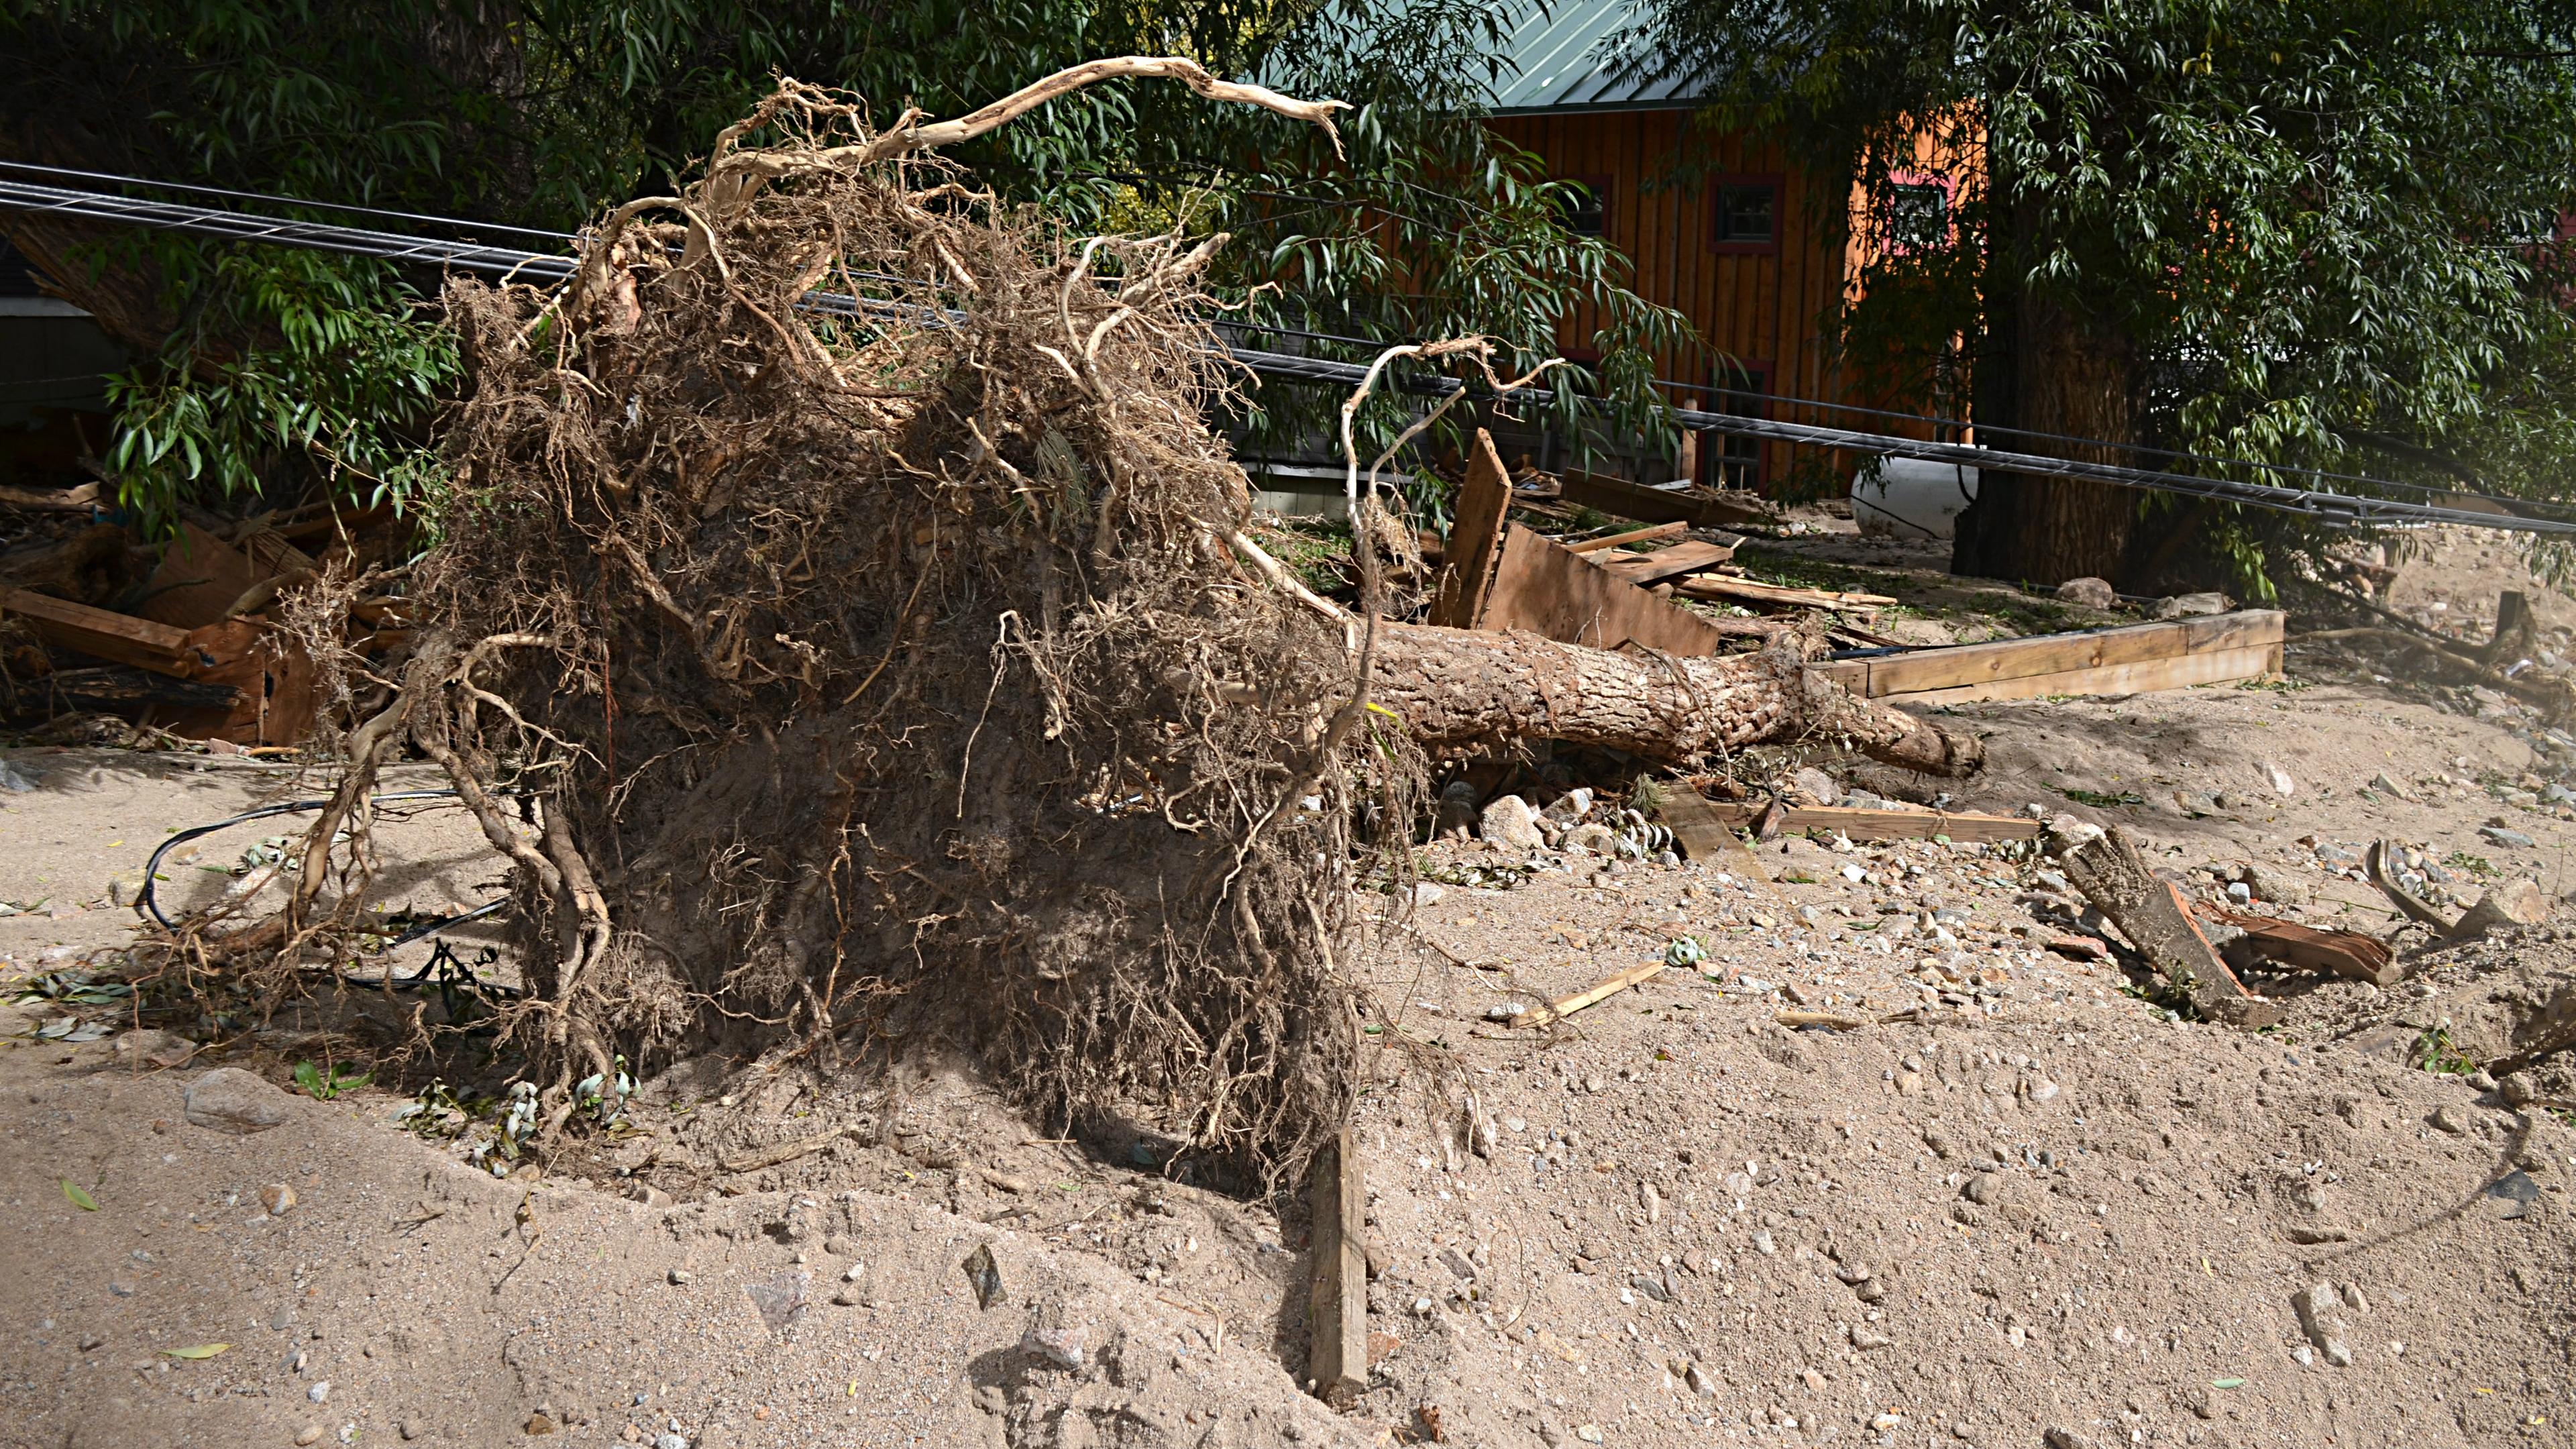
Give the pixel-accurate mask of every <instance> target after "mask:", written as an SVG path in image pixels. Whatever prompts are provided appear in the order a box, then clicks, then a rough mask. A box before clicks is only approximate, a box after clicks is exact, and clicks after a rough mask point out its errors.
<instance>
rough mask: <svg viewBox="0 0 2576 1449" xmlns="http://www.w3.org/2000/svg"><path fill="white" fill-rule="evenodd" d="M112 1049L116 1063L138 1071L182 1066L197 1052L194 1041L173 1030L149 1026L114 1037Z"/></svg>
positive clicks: (131, 1070) (128, 1069)
mask: <svg viewBox="0 0 2576 1449" xmlns="http://www.w3.org/2000/svg"><path fill="white" fill-rule="evenodd" d="M114 1051H115V1053H116V1064H117V1065H118V1066H120V1067H123V1068H124V1069H125V1070H127V1071H129V1072H139V1071H142V1070H143V1069H144V1068H146V1067H153V1068H166V1067H177V1066H185V1065H186V1064H187V1061H188V1058H190V1057H192V1056H195V1055H196V1054H197V1044H196V1043H195V1042H192V1041H190V1040H188V1039H187V1038H186V1037H184V1036H181V1035H179V1034H178V1033H176V1032H168V1031H161V1030H158V1029H151V1030H145V1031H129V1032H127V1033H126V1034H125V1035H123V1036H120V1037H118V1038H117V1039H116V1045H115V1048H114Z"/></svg>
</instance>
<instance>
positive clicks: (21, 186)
mask: <svg viewBox="0 0 2576 1449" xmlns="http://www.w3.org/2000/svg"><path fill="white" fill-rule="evenodd" d="M120 179H123V178H120ZM133 184H136V185H151V184H153V183H150V182H143V181H136V182H133ZM0 207H10V208H15V209H19V210H30V211H37V212H41V213H45V214H50V215H57V216H62V217H65V218H69V219H74V220H81V221H94V222H105V223H110V224H118V225H128V226H142V227H150V228H155V229H159V230H167V231H179V232H186V233H189V234H191V235H197V236H210V237H219V238H223V239H226V240H232V241H252V242H266V243H269V244H271V245H275V246H291V247H302V248H306V249H310V250H318V251H332V252H342V253H347V254H350V255H355V256H370V257H379V258H382V259H385V260H388V261H396V262H412V263H418V264H426V265H438V266H444V267H453V268H457V269H460V270H465V271H477V272H486V273H494V274H498V275H501V276H503V277H518V278H527V279H531V280H546V281H556V282H560V281H563V280H566V279H568V278H570V277H571V276H572V274H573V271H574V268H575V265H576V263H575V261H574V259H573V258H571V257H567V256H562V255H553V254H547V253H539V252H524V251H519V250H516V249H514V248H509V247H494V246H485V245H483V244H481V243H478V242H464V241H445V240H440V239H436V238H429V237H417V236H406V235H402V234H400V233H394V232H378V231H366V230H361V229H359V228H354V227H341V226H332V225H329V224H327V223H322V222H302V221H289V220H285V219H282V218H276V217H264V216H257V215H252V214H249V213H244V212H233V211H221V210H216V209H213V208H209V207H198V206H185V205H181V204H178V203H174V202H158V201H138V200H133V199H131V198H127V197H120V196H108V195H104V194H102V193H98V192H90V191H79V190H73V189H69V188H65V187H56V186H40V185H36V184H33V183H30V182H23V181H10V180H6V179H0ZM888 280H891V281H894V282H896V283H897V284H899V285H905V286H916V285H922V284H920V283H915V282H910V281H907V280H905V279H900V278H895V279H888ZM806 305H808V306H811V307H814V308H816V309H818V310H821V311H826V312H830V313H834V314H836V315H841V316H849V317H857V316H859V315H861V314H862V313H865V312H894V313H897V314H906V313H910V314H922V313H929V314H931V315H945V314H944V313H938V312H933V310H932V309H928V308H921V307H917V306H906V305H904V304H899V303H893V302H888V301H884V300H881V299H877V298H865V297H853V296H849V295H846V294H837V293H829V292H815V293H810V294H808V295H807V297H806ZM1227 352H1228V354H1229V355H1230V356H1231V357H1232V358H1233V359H1234V360H1235V361H1236V362H1237V363H1239V364H1241V365H1243V366H1244V367H1246V368H1248V369H1249V370H1251V371H1252V372H1254V373H1257V374H1260V375H1261V376H1264V377H1272V378H1277V379H1280V380H1282V381H1287V382H1304V383H1317V384H1331V385H1335V386H1340V387H1345V388H1348V387H1355V386H1357V385H1358V384H1359V383H1360V382H1361V380H1362V379H1363V378H1365V377H1366V375H1367V372H1368V369H1367V368H1366V367H1365V366H1363V365H1361V364H1359V363H1350V362H1333V361H1328V360H1326V359H1322V358H1314V357H1299V356H1293V355H1291V354H1288V353H1283V352H1268V351H1262V350H1258V349H1254V348H1247V347H1231V348H1228V349H1227ZM1398 386H1400V387H1401V388H1402V389H1403V390H1405V391H1408V392H1413V393H1417V394H1426V395H1431V396H1446V395H1448V394H1451V393H1454V392H1459V391H1462V390H1467V389H1468V384H1466V383H1464V382H1461V381H1459V380H1458V379H1456V378H1451V377H1440V376H1430V377H1414V378H1410V379H1404V380H1402V381H1400V382H1399V383H1398ZM1702 390H1703V391H1705V390H1707V389H1702ZM1477 391H1479V392H1481V391H1482V390H1481V389H1478V390H1477ZM1515 397H1516V399H1517V400H1519V401H1522V402H1525V403H1528V404H1531V405H1533V406H1537V407H1546V406H1548V405H1549V404H1550V403H1551V402H1552V401H1553V394H1552V393H1550V392H1549V391H1548V390H1547V389H1544V388H1529V389H1525V390H1523V391H1521V392H1519V393H1517V394H1515ZM1584 401H1585V403H1586V405H1588V406H1590V407H1593V408H1595V409H1597V408H1598V407H1599V406H1600V404H1599V403H1597V402H1594V401H1591V400H1588V399H1587V400H1584ZM1775 401H1776V400H1775ZM1671 416H1672V418H1673V420H1674V421H1675V422H1676V423H1678V424H1680V425H1681V426H1682V427H1685V428H1690V429H1694V430H1697V431H1703V432H1714V433H1723V434H1727V435H1729V436H1734V437H1744V438H1756V439H1760V440H1762V441H1765V442H1775V443H1787V444H1790V445H1792V446H1803V447H1814V448H1826V449H1835V450H1842V451H1849V452H1856V453H1867V454H1873V455H1876V456H1880V457H1892V458H1913V459H1918V460H1921V461H1924V462H1932V463H1953V464H1962V465H1966V466H1969V467H1974V468H1980V469H1990V470H1994V471H1998V472H2007V473H2020V474H2031V475H2037V476H2041V477H2054V478H2069V479H2078V480H2083V481H2088V482H2095V483H2107V484H2111V485H2113V486H2115V487H2121V488H2136V489H2142V490H2146V491H2150V492H2161V493H2173V494H2179V495H2182V496H2184V497H2191V498H2203V499H2211V500H2215V501H2219V502H2227V503H2236V504H2242V505H2244V506H2247V507H2252V508H2263V509H2269V510H2272V511H2275V512H2281V513H2289V514H2294V515H2298V516H2301V517H2306V518H2312V519H2315V520H2317V521H2319V522H2322V523H2325V524H2328V525H2329V526H2333V527H2353V526H2360V525H2389V524H2424V523H2449V524H2457V525H2461V526H2463V527H2469V528H2488V529H2496V530H2500V531H2504V532H2511V533H2534V534H2548V535H2558V536H2567V535H2576V520H2560V519H2554V518H2532V517H2526V516H2522V515H2520V514H2517V513H2515V512H2513V511H2512V510H2513V509H2514V508H2515V507H2517V506H2519V505H2517V504H2515V503H2514V502H2512V501H2510V500H2506V499H2497V498H2485V497H2483V496H2481V495H2460V496H2461V497H2462V498H2463V501H2469V500H2474V501H2477V502H2483V503H2488V504H2492V505H2493V506H2494V507H2495V508H2496V509H2497V510H2498V511H2496V512H2484V511H2480V510H2477V509H2472V508H2456V507H2447V506H2443V505H2440V504H2430V503H2412V502H2405V501H2400V500H2396V499H2386V498H2371V497H2365V496H2360V495H2356V494H2348V493H2331V492H2324V491H2320V490H2312V489H2301V488H2288V487H2282V486H2278V485H2274V484H2263V483H2242V482H2237V481H2234V480H2231V479H2223V478H2201V477H2194V476H2191V475H2188V474H2180V473H2166V472H2158V471H2155V470H2153V469H2147V468H2129V467H2123V466H2120V465H2118V464H2112V463H2092V462H2085V461H2082V460H2078V459H2071V458H2051V457H2045V456H2042V455H2039V454H2034V453H2016V452H2007V451H2004V450H2002V449H1995V448H1974V447H1968V446H1965V445H1963V444H1957V443H1938V442H1927V441H1924V440H1922V439H1918V438H1906V437H1898V436H1895V435H1893V434H1887V433H1868V432H1861V431H1858V430H1856V429H1850V428H1829V427H1821V426H1817V425H1815V424H1810V423H1785V422H1774V421H1772V420H1770V419H1768V418H1755V417H1745V416H1741V415H1738V414H1735V413H1713V412H1704V411H1701V410H1699V409H1696V408H1675V409H1673V410H1672V414H1671ZM1917 421H1927V422H1928V421H1933V420H1929V419H1917ZM2077 441H2086V440H2077ZM2090 441H2091V443H2092V445H2093V446H2096V447H2104V448H2119V447H2123V446H2125V445H2122V444H2114V443H2108V442H2103V441H2100V440H2090ZM2213 461H2214V460H2213ZM2279 471H2287V470H2279ZM2357 481H2364V482H2367V483H2369V484H2370V485H2371V486H2373V487H2395V488H2407V487H2420V486H2421V485H2409V484H2403V483H2396V482H2393V481H2391V480H2385V479H2376V478H2372V479H2361V480H2357Z"/></svg>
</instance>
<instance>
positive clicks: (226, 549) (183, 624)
mask: <svg viewBox="0 0 2576 1449" xmlns="http://www.w3.org/2000/svg"><path fill="white" fill-rule="evenodd" d="M260 578H261V573H260V568H259V565H257V564H255V563H253V562H251V558H250V555H248V554H246V553H244V552H242V551H241V550H240V549H237V548H235V547H233V546H232V545H231V544H229V543H226V542H224V541H223V540H222V539H220V538H217V537H215V536H214V535H213V534H211V533H208V532H207V531H206V530H204V529H202V528H199V527H198V526H197V525H195V524H193V523H184V522H183V523H181V524H180V525H179V536H178V537H177V538H174V539H172V540H171V541H170V543H169V544H168V546H167V547H165V548H164V549H163V550H162V553H161V562H160V564H159V565H158V566H156V567H155V568H154V569H153V570H152V577H151V578H150V580H148V581H147V583H146V587H147V588H148V589H150V591H151V596H150V597H148V598H146V599H145V600H144V601H143V604H142V606H141V607H140V608H139V609H137V610H136V611H135V612H136V613H138V614H140V615H141V616H142V617H144V618H146V619H150V620H153V621H154V622H156V623H162V624H169V625H173V626H175V627H177V628H181V629H195V628H200V627H202V626H204V625H207V624H220V623H222V622H223V621H224V620H226V619H229V618H231V617H232V614H233V608H232V605H233V601H234V600H235V599H238V598H240V597H242V596H243V595H244V594H246V593H248V592H250V590H251V588H252V586H253V585H255V584H257V583H258V582H259V581H260Z"/></svg>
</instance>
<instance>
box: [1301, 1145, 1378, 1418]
mask: <svg viewBox="0 0 2576 1449" xmlns="http://www.w3.org/2000/svg"><path fill="white" fill-rule="evenodd" d="M1309 1182H1310V1184H1311V1187H1310V1190H1309V1198H1308V1202H1309V1204H1310V1218H1311V1221H1310V1223H1309V1227H1310V1228H1311V1231H1312V1236H1311V1241H1312V1243H1313V1252H1312V1263H1313V1268H1314V1282H1313V1286H1312V1290H1311V1293H1310V1296H1309V1297H1308V1300H1307V1309H1306V1334H1307V1341H1306V1387H1307V1389H1308V1391H1310V1392H1311V1393H1313V1394H1314V1395H1315V1396H1316V1397H1318V1398H1320V1399H1322V1400H1324V1401H1325V1402H1326V1403H1329V1404H1341V1403H1346V1402H1348V1401H1349V1400H1350V1399H1351V1398H1353V1397H1355V1396H1357V1395H1359V1394H1361V1393H1363V1392H1365V1391H1366V1390H1367V1389H1368V1248H1367V1242H1368V1238H1367V1234H1368V1193H1367V1191H1366V1189H1365V1187H1364V1185H1363V1184H1362V1183H1361V1180H1360V1163H1359V1156H1358V1154H1357V1153H1355V1152H1354V1151H1353V1150H1352V1147H1351V1129H1350V1128H1348V1127H1344V1128H1343V1129H1342V1130H1341V1131H1340V1132H1338V1133H1336V1134H1334V1137H1333V1140H1332V1142H1331V1143H1329V1144H1327V1145H1326V1146H1325V1147H1324V1149H1323V1150H1322V1151H1320V1152H1318V1153H1316V1154H1315V1165H1314V1168H1313V1173H1312V1176H1311V1177H1310V1179H1309Z"/></svg>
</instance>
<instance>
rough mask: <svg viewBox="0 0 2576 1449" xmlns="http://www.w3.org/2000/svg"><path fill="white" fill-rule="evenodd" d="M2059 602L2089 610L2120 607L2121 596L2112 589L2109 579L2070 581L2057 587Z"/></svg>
mask: <svg viewBox="0 0 2576 1449" xmlns="http://www.w3.org/2000/svg"><path fill="white" fill-rule="evenodd" d="M2057 601H2058V602H2059V603H2061V604H2077V605H2081V606H2082V607H2084V608H2087V609H2116V608H2118V607H2120V595H2119V593H2118V591H2117V590H2115V589H2113V588H2112V587H2111V581H2110V580H2108V579H2096V578H2081V579H2068V580H2067V581H2066V582H2064V583H2062V584H2059V585H2058V586H2057Z"/></svg>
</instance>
